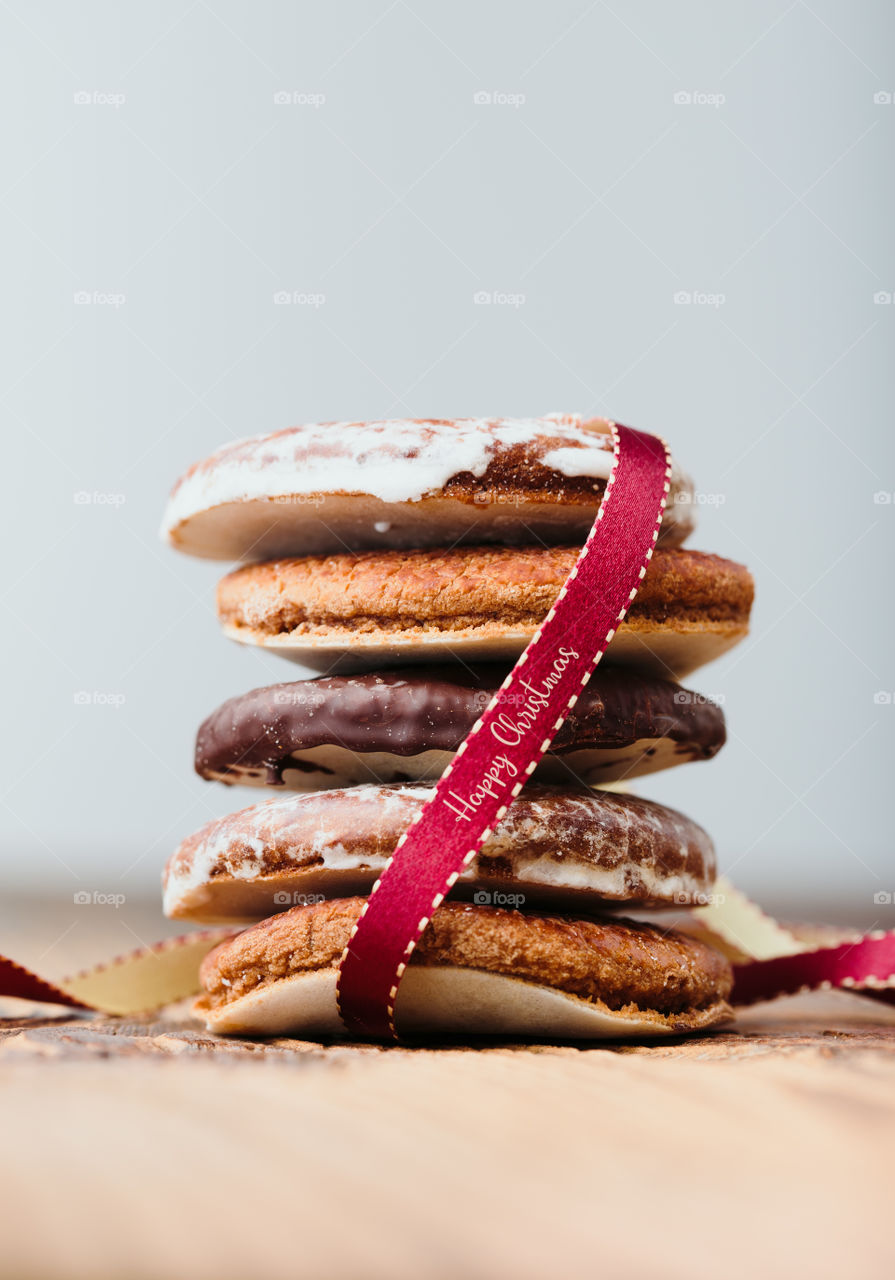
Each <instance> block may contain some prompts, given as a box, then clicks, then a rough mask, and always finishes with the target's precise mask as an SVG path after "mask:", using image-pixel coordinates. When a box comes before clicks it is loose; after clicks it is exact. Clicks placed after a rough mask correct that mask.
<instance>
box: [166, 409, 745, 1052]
mask: <svg viewBox="0 0 895 1280" xmlns="http://www.w3.org/2000/svg"><path fill="white" fill-rule="evenodd" d="M612 448H613V445H612V435H611V428H610V424H609V423H608V422H605V421H603V420H590V421H584V420H582V419H580V418H579V417H577V416H574V415H551V416H549V417H546V418H535V419H463V420H456V421H430V420H426V421H389V422H369V423H356V422H352V423H326V424H318V425H312V426H303V427H293V428H290V429H289V430H285V431H279V432H276V433H274V434H272V435H267V436H261V437H258V438H255V439H251V440H245V441H240V442H237V443H235V444H230V445H227V446H225V447H224V448H222V449H220V450H219V451H218V452H217V453H215V454H213V455H212V456H211V457H209V458H207V459H206V460H205V461H203V462H200V463H198V464H196V465H195V466H194V467H192V468H191V469H190V470H189V471H188V472H187V473H186V474H185V475H184V476H183V477H182V479H181V480H180V481H179V482H178V483H177V485H176V486H175V488H174V490H173V492H172V494H171V498H170V501H169V504H168V509H167V513H166V517H165V523H164V535H165V537H166V538H167V539H168V540H169V542H170V543H171V545H173V546H174V547H176V548H177V549H179V550H181V551H184V552H187V553H188V554H192V555H197V556H202V557H206V558H210V559H223V560H235V561H240V562H242V563H241V565H240V567H238V568H237V569H235V570H234V571H233V572H231V573H229V574H228V575H227V576H226V577H225V578H224V579H223V580H222V581H221V583H220V585H219V587H218V596H217V602H218V613H219V616H220V621H221V625H222V628H223V631H224V634H225V635H227V636H229V637H230V638H231V639H233V640H236V641H238V642H239V643H241V644H245V645H250V646H257V647H260V648H263V649H267V650H269V651H271V652H274V653H279V654H281V655H282V656H283V657H285V658H291V659H293V660H294V661H297V662H299V663H301V664H302V665H303V666H304V667H306V668H309V669H310V670H312V671H317V672H319V673H320V675H319V676H318V677H317V678H315V679H301V680H294V681H286V682H284V683H280V684H275V685H272V686H269V687H266V688H259V689H253V690H251V691H250V692H248V693H243V694H241V695H239V696H237V697H234V698H232V699H230V700H229V701H227V702H225V703H224V704H223V706H221V707H219V708H218V709H217V710H216V711H214V712H213V713H212V714H211V715H210V716H209V717H208V719H207V720H206V721H205V722H204V724H202V726H201V727H200V729H199V732H198V736H197V740H196V769H197V771H198V772H199V774H200V775H201V776H202V777H203V778H207V779H209V780H212V781H217V782H221V783H224V784H225V785H228V786H244V787H254V788H269V789H270V791H271V792H272V795H273V798H270V799H265V800H262V801H261V802H260V803H257V804H252V805H250V806H249V807H247V808H242V809H240V810H238V811H237V812H235V813H232V814H230V815H229V816H228V817H225V818H222V819H220V820H218V821H214V822H211V823H208V824H207V825H206V826H205V827H203V828H202V829H201V830H200V831H198V832H197V833H196V834H195V835H192V836H190V837H189V838H188V839H186V840H184V842H183V843H182V844H181V845H180V847H179V848H178V849H177V850H176V851H175V853H174V854H173V856H172V857H171V859H170V861H169V862H168V865H167V868H166V870H165V875H164V901H165V910H166V912H167V914H168V915H170V916H172V917H175V918H177V919H186V920H193V921H199V922H203V923H228V924H230V923H232V924H233V925H234V926H236V925H239V926H242V925H248V926H249V927H248V928H246V929H245V930H244V931H242V932H239V933H237V934H236V935H235V936H234V937H233V938H231V939H230V940H228V941H227V942H225V943H223V944H222V945H221V946H219V947H217V948H216V949H215V950H214V951H213V952H211V953H210V954H209V956H208V957H207V958H206V960H205V962H204V964H203V967H202V985H203V989H204V994H203V996H202V997H201V999H200V1002H199V1007H200V1009H201V1011H202V1013H203V1015H204V1017H205V1019H206V1021H207V1025H208V1027H209V1028H210V1029H211V1030H213V1031H218V1032H222V1033H231V1034H254V1035H270V1034H294V1035H305V1036H330V1035H333V1034H338V1033H339V1031H340V1028H341V1023H340V1020H339V1016H338V1010H337V1005H336V975H337V970H338V965H339V961H340V958H341V955H342V952H343V950H344V947H345V945H346V942H347V941H348V938H349V935H350V934H351V931H352V928H353V926H354V924H355V922H356V920H357V918H358V916H359V914H360V912H361V909H362V907H363V902H364V898H365V896H366V895H368V894H369V892H370V890H371V888H372V886H373V884H374V882H375V880H376V879H377V877H378V876H379V875H380V874H381V872H382V870H383V868H384V867H385V865H386V863H387V862H388V859H389V857H390V856H391V854H392V852H393V850H394V848H395V845H396V844H397V842H398V839H399V837H400V836H401V834H402V833H403V832H404V831H405V830H406V828H407V827H408V826H409V825H410V823H411V822H412V821H413V819H414V818H415V817H416V815H417V814H418V813H419V811H420V808H421V807H422V805H423V804H424V803H425V801H426V799H427V798H428V796H429V795H430V794H431V791H432V788H433V786H434V784H435V782H436V781H437V780H438V778H439V777H440V776H441V774H442V772H443V771H444V768H445V766H446V765H447V763H448V762H449V761H450V760H451V758H452V756H453V754H454V753H455V752H456V750H457V748H458V747H459V746H460V744H461V743H462V742H463V740H464V738H465V737H466V736H467V734H468V733H469V731H470V730H471V729H472V727H473V725H474V723H475V722H476V720H477V719H478V717H479V716H480V715H481V713H482V712H483V711H484V709H485V708H486V707H487V706H488V704H489V702H490V700H491V696H492V694H493V693H494V692H495V691H496V690H497V689H498V688H499V686H500V685H501V683H502V681H503V679H504V677H505V675H506V674H507V672H508V671H509V669H510V668H511V667H512V665H513V663H514V662H515V660H516V659H517V658H518V656H519V655H520V654H521V653H522V651H523V650H524V648H525V647H526V645H527V644H528V642H529V641H530V639H531V637H532V636H533V634H534V632H535V629H536V628H537V626H538V625H539V623H540V622H541V621H542V619H543V618H544V616H545V614H546V613H547V611H548V609H549V608H550V607H551V605H552V604H553V603H554V601H555V600H556V597H557V595H558V594H559V591H560V588H561V587H562V585H563V583H564V581H565V579H566V577H567V576H568V573H569V571H570V569H571V568H572V566H573V564H574V562H575V560H576V557H577V554H578V550H579V548H580V546H581V543H582V542H583V541H584V539H585V537H586V535H587V532H588V530H589V529H590V527H591V525H592V523H593V520H594V517H595V515H596V512H597V509H598V507H599V504H600V501H601V499H602V495H603V493H604V491H605V487H606V481H607V479H608V476H609V473H610V469H611V466H612V458H613V452H612ZM694 511H695V502H694V495H693V490H692V486H691V483H690V481H689V479H688V478H687V476H686V475H684V474H683V473H682V472H681V471H679V470H678V469H677V468H676V467H675V469H674V471H673V474H672V479H671V492H670V494H669V501H668V506H667V509H666V513H665V517H664V520H663V524H662V529H661V533H660V537H659V542H658V547H657V550H656V552H655V554H654V556H653V558H652V560H651V562H650V565H649V568H648V570H647V573H646V577H645V579H644V580H643V583H642V585H641V588H640V591H639V594H638V595H637V597H636V599H635V601H634V603H633V605H632V607H631V609H630V612H629V613H628V615H627V618H626V620H625V622H624V623H623V624H622V625H621V626H620V627H619V628H618V630H617V632H616V633H615V636H614V638H613V640H612V642H611V644H610V645H609V648H608V650H607V653H606V657H605V658H604V660H603V662H602V663H601V664H600V666H599V667H598V668H597V670H596V671H595V673H594V675H593V677H592V679H591V681H590V683H589V684H588V686H587V687H586V689H585V690H584V691H583V694H582V696H581V697H580V698H579V700H578V702H577V704H576V706H575V708H574V710H573V712H572V713H571V714H570V716H569V718H568V719H567V720H566V722H565V724H564V725H563V727H562V729H561V730H560V732H559V733H558V734H557V736H556V738H555V739H554V741H553V744H552V747H551V749H550V751H549V752H548V753H547V754H546V755H545V756H544V757H543V759H542V761H541V763H540V764H539V766H538V768H537V771H536V772H535V774H534V776H533V779H532V781H531V783H529V785H527V786H526V788H525V789H524V790H523V792H522V793H521V795H520V796H519V797H518V798H517V799H516V800H515V802H514V803H513V804H512V805H511V807H510V809H509V811H508V812H507V814H506V816H505V817H504V819H503V821H502V822H501V823H500V824H499V826H498V827H497V829H496V830H495V831H494V833H493V835H491V836H490V837H489V838H488V840H487V841H486V843H485V844H484V845H483V846H482V848H481V850H480V852H479V853H478V855H477V857H476V858H475V859H474V861H473V862H472V863H471V864H470V866H469V867H468V868H467V869H466V871H465V872H464V873H463V875H462V876H461V877H460V880H459V881H458V883H457V885H456V886H455V888H454V890H453V891H452V892H451V894H450V896H449V899H448V900H447V901H446V902H445V903H444V904H443V905H442V906H441V907H439V908H438V910H437V911H435V913H434V915H433V918H432V920H431V922H430V924H429V926H428V928H427V930H426V932H425V934H424V935H423V938H422V940H421V942H420V944H419V945H418V947H417V949H416V951H415V952H414V954H413V956H412V959H411V963H410V965H409V967H408V970H407V973H406V975H405V978H404V981H403V982H402V984H401V987H400V990H399V993H398V1000H397V1006H396V1021H397V1026H398V1030H399V1031H403V1032H405V1033H430V1034H439V1033H452V1034H454V1033H459V1034H474V1033H484V1034H512V1035H530V1036H535V1037H538V1038H543V1039H548V1038H565V1037H599V1036H612V1037H618V1036H631V1035H635V1036H641V1035H650V1034H662V1033H669V1032H672V1033H673V1032H681V1031H688V1030H694V1029H698V1028H703V1027H707V1026H710V1025H712V1024H714V1023H716V1022H718V1021H719V1020H721V1019H723V1018H724V1017H726V1016H728V1015H729V1012H730V1009H729V1006H728V1004H727V997H728V995H729V993H730V985H731V973H730V969H729V966H728V964H727V962H726V960H725V959H724V958H723V957H722V956H720V955H719V954H717V953H716V952H715V951H713V950H712V949H710V948H709V947H708V946H707V945H705V944H704V943H703V942H701V941H697V940H696V939H695V938H694V937H691V936H688V935H687V934H685V933H679V932H674V931H670V930H669V929H668V928H665V927H663V925H662V919H663V917H662V916H661V915H658V916H657V917H656V919H655V923H646V922H644V920H643V919H642V917H643V916H644V915H647V914H648V913H653V912H662V911H663V910H666V911H667V910H668V909H669V908H673V909H675V910H677V911H680V910H681V908H686V907H688V906H698V905H700V904H701V903H704V902H705V901H706V898H707V895H708V894H709V893H710V892H711V889H712V885H713V882H714V878H715V858H714V850H713V847H712V842H711V839H710V838H709V836H708V835H707V834H706V832H705V831H703V830H702V828H701V827H699V826H697V824H696V823H694V822H692V821H691V820H690V819H689V818H686V817H684V816H683V815H682V814H680V813H678V812H676V811H675V810H673V809H669V808H666V807H664V806H662V805H659V804H656V803H654V802H652V801H650V800H646V799H641V798H639V797H635V796H634V795H631V794H628V793H627V789H626V788H625V789H621V788H620V784H621V783H627V781H628V780H629V779H632V778H636V777H638V776H639V775H644V774H648V773H651V772H653V771H655V770H658V769H666V768H669V767H671V766H673V765H676V764H681V763H684V762H686V761H690V760H708V759H710V758H711V757H712V756H714V755H715V753H716V752H717V751H718V750H719V749H720V748H721V746H722V745H723V743H724V737H725V729H724V718H723V714H722V712H721V710H720V708H719V707H718V706H716V705H715V704H714V703H712V702H710V701H708V700H707V699H705V698H703V697H701V696H700V695H698V694H696V693H693V692H691V691H689V690H687V689H684V688H681V686H680V685H679V684H678V681H679V680H680V679H683V678H685V677H686V676H687V675H688V674H689V673H690V672H691V671H693V670H694V669H695V668H696V667H698V666H700V665H702V664H703V663H706V662H709V661H711V660H712V659H714V658H715V657H717V656H719V655H720V654H722V653H724V652H725V651H726V650H727V649H729V648H730V647H731V646H732V645H734V644H736V643H737V642H738V641H739V640H740V639H741V638H742V636H744V635H745V633H746V629H747V626H748V619H749V610H750V607H751V602H752V580H751V577H750V575H749V572H748V571H747V570H746V569H745V568H744V567H743V566H741V565H738V564H734V563H732V562H731V561H728V560H724V559H721V558H720V557H718V556H714V555H708V554H705V553H703V552H698V551H690V550H684V549H682V543H683V542H684V540H685V539H686V537H687V536H688V535H689V534H690V532H691V531H692V527H693V513H694ZM595 647H596V645H595ZM507 732H508V734H509V733H511V732H512V724H511V722H508V727H507ZM625 913H628V914H630V913H634V914H635V915H636V916H637V917H638V919H636V920H632V919H629V918H626V914H625Z"/></svg>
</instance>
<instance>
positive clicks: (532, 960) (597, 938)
mask: <svg viewBox="0 0 895 1280" xmlns="http://www.w3.org/2000/svg"><path fill="white" fill-rule="evenodd" d="M363 904H364V899H363V898H345V899H340V900H338V901H335V902H326V903H321V904H318V905H315V906H307V907H294V908H293V909H292V910H291V911H285V912H283V913H282V914H280V915H276V916H272V917H271V918H270V919H269V920H264V921H262V922H261V923H260V924H257V925H255V926H254V927H253V928H251V929H248V930H246V932H245V933H241V934H239V935H238V936H237V937H236V938H233V939H231V940H229V941H227V942H224V943H222V944H221V945H220V946H218V947H216V948H215V949H214V950H213V951H211V952H210V953H209V954H208V956H206V958H205V959H204V960H203V962H202V967H201V972H200V978H201V982H202V987H203V990H204V992H205V995H204V997H203V999H202V1001H201V1004H200V1007H201V1008H205V1009H216V1008H219V1007H221V1006H223V1005H227V1004H229V1003H231V1002H233V1001H235V1000H238V999H240V998H241V997H243V996H245V995H246V994H248V993H250V992H253V991H255V990H257V989H258V988H259V987H264V986H269V985H270V984H273V983H275V982H277V981H279V980H281V979H285V978H290V977H294V976H295V975H298V974H303V973H308V972H311V971H314V970H319V969H334V968H335V967H337V965H338V963H339V960H340V958H341V955H342V952H343V951H344V949H345V946H346V944H347V942H348V939H349V937H350V935H351V931H352V929H353V927H354V925H355V923H356V921H357V919H358V917H359V915H360V913H361V909H362V907H363ZM410 964H411V965H427V966H452V967H456V968H461V969H477V970H484V971H486V972H488V973H493V974H499V975H502V976H505V977H510V978H518V979H521V980H523V981H525V982H531V983H536V984H537V985H539V986H543V987H549V988H552V989H554V990H556V991H561V992H565V993H566V994H568V995H572V996H576V997H578V998H579V999H582V1000H586V1001H592V1002H599V1003H600V1004H601V1005H603V1006H605V1007H606V1008H608V1009H612V1010H622V1009H629V1008H630V1007H631V1006H634V1007H635V1008H636V1009H637V1010H644V1011H649V1012H653V1013H658V1014H661V1015H665V1016H676V1015H686V1014H692V1013H696V1012H698V1011H700V1010H706V1009H712V1008H719V1009H720V1008H722V1007H723V1010H724V1012H729V1009H727V1007H726V1001H727V997H728V996H729V995H730V991H731V987H732V983H733V975H732V972H731V968H730V965H729V963H728V962H727V960H726V959H725V958H724V957H723V956H721V955H720V954H719V953H718V952H716V951H714V950H713V949H712V948H710V947H708V946H707V945H706V944H705V943H702V942H699V941H697V940H696V939H694V938H689V937H687V936H686V935H684V934H680V933H673V932H663V931H661V930H659V929H656V928H653V927H652V926H650V925H644V924H635V923H634V922H633V921H628V920H624V921H622V920H613V921H599V922H598V921H594V920H567V919H561V918H559V917H555V916H538V915H528V914H523V913H521V912H518V911H504V910H500V909H497V908H494V907H483V906H475V905H472V904H466V903H444V904H443V905H442V906H440V907H439V908H438V909H437V911H435V913H434V915H433V917H432V920H431V922H430V924H429V926H428V928H427V929H426V931H425V933H424V934H423V936H422V938H421V939H420V942H419V943H418V944H417V947H416V950H415V951H414V953H413V956H412V957H411V961H410Z"/></svg>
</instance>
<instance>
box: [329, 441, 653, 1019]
mask: <svg viewBox="0 0 895 1280" xmlns="http://www.w3.org/2000/svg"><path fill="white" fill-rule="evenodd" d="M613 432H614V435H615V461H614V464H613V468H612V472H611V473H610V476H609V480H608V482H607V484H606V491H605V493H604V495H603V501H602V502H601V504H600V509H599V511H598V512H597V518H596V520H595V522H594V525H593V528H592V529H591V531H590V534H589V535H588V539H587V541H586V543H585V544H584V546H583V547H582V549H581V554H580V555H579V557H578V560H577V562H576V564H575V566H574V568H573V569H572V572H571V573H570V574H569V577H568V579H567V580H566V583H565V585H564V586H563V588H562V590H561V591H560V593H559V597H558V599H557V601H556V604H555V605H554V606H553V608H551V609H550V611H549V613H548V614H547V616H546V618H545V619H544V621H543V623H542V624H541V626H540V627H539V628H538V630H537V632H536V633H535V635H534V637H533V638H532V640H531V642H530V644H529V645H528V648H527V649H526V650H525V652H524V653H523V654H522V656H521V658H520V659H519V661H518V662H517V663H516V666H515V667H514V668H513V670H512V672H511V673H510V675H509V676H508V677H507V679H506V680H505V681H504V684H503V686H502V688H501V689H500V690H499V691H498V693H497V694H496V695H495V697H494V698H493V700H492V701H491V704H490V705H489V707H488V709H487V710H486V711H485V713H484V715H483V716H482V718H481V719H480V720H479V721H478V723H477V724H476V725H474V726H473V729H472V731H471V732H470V734H469V736H468V738H467V739H466V741H465V742H464V743H462V744H461V746H460V748H459V750H458V752H457V754H456V756H455V757H454V759H453V760H452V762H451V763H450V764H449V765H448V767H447V769H446V770H445V772H444V774H443V776H442V777H441V779H440V780H439V782H438V785H437V786H436V788H435V793H434V795H433V796H432V798H431V799H430V800H429V801H428V802H427V803H426V804H425V805H424V807H423V809H422V810H421V812H420V814H419V816H418V818H417V819H416V821H415V822H414V823H413V825H412V826H411V827H410V828H409V829H408V830H407V831H406V832H405V833H404V835H403V836H402V837H401V839H400V841H399V842H398V846H397V848H396V849H395V852H394V854H393V855H392V858H391V861H390V862H389V864H388V866H387V867H386V869H385V871H384V872H383V874H382V876H381V877H380V879H379V880H378V881H377V882H376V884H375V885H374V887H373V890H372V892H371V894H370V897H369V898H368V900H367V903H366V905H365V907H364V911H363V913H362V915H361V917H360V919H359V920H358V922H357V925H356V926H355V929H354V932H353V934H352V936H351V939H350V940H349V943H348V946H347V947H346V949H345V953H344V955H343V956H342V961H341V965H340V969H339V982H338V999H339V1012H340V1013H341V1016H342V1020H343V1022H344V1023H345V1026H346V1027H347V1028H348V1030H349V1031H351V1032H353V1033H354V1034H356V1035H361V1036H370V1037H373V1038H375V1039H393V1038H395V1035H396V1032H395V1026H394V1006H395V997H396V995H397V991H398V985H399V983H400V981H401V978H402V975H403V973H404V970H405V969H406V967H407V962H408V960H409V959H410V955H411V953H412V951H413V949H414V947H415V946H416V943H417V942H418V941H419V939H420V937H421V936H422V934H423V931H424V930H425V928H426V926H427V925H428V923H429V920H430V918H431V916H432V912H433V911H434V910H435V909H436V908H437V907H438V906H439V905H440V903H441V902H442V900H443V899H444V897H445V895H446V894H447V893H448V891H449V890H450V889H451V888H452V886H453V885H454V883H455V882H456V880H457V878H458V876H459V875H460V873H461V871H462V870H463V868H464V867H465V866H466V865H467V864H468V863H469V862H470V861H471V860H472V859H473V858H474V857H475V855H476V853H477V852H478V850H479V848H480V847H481V846H482V845H483V844H484V842H485V841H486V840H487V838H488V836H489V835H490V834H491V832H492V830H493V829H494V827H495V826H496V824H497V823H498V822H499V821H500V819H501V818H502V817H503V815H504V814H505V813H506V811H507V808H508V807H509V805H510V804H511V803H512V801H513V800H514V799H515V797H516V796H517V795H518V794H519V792H520V791H521V790H522V787H523V786H524V784H525V783H526V781H527V780H528V778H529V777H530V776H531V774H532V772H533V770H534V768H535V766H536V765H537V763H538V761H539V759H540V758H541V756H542V755H543V754H544V752H545V751H546V750H547V748H548V747H549V746H550V743H551V741H552V739H553V736H554V734H555V733H556V732H557V731H558V730H559V728H560V726H561V725H562V723H563V720H564V719H565V717H566V715H568V713H569V711H570V710H571V708H572V707H573V706H574V705H575V702H576V701H577V699H578V695H579V694H580V692H581V690H582V688H583V687H584V685H586V684H587V682H588V680H589V679H590V676H591V673H592V672H593V669H594V667H595V666H596V664H597V662H599V660H600V658H601V657H602V655H603V653H604V651H605V649H606V646H607V645H608V644H609V642H610V640H611V639H612V637H613V636H614V635H615V632H616V629H617V627H618V626H619V624H620V623H621V622H622V620H623V619H624V616H625V613H626V612H627V610H628V608H629V606H630V604H631V601H632V600H633V599H634V597H635V595H636V594H637V589H638V587H639V586H640V583H641V581H642V579H643V576H644V574H645V572H646V566H647V564H648V563H649V560H650V557H651V555H652V553H653V548H654V546H655V544H656V539H657V537H658V535H659V527H660V525H661V522H662V514H663V512H664V510H665V501H666V497H667V494H668V479H669V476H670V473H671V459H670V456H669V454H668V449H667V447H666V445H665V443H664V441H661V440H658V439H657V438H656V437H655V436H651V435H647V434H646V433H644V432H641V431H634V430H632V429H631V428H630V427H621V426H619V427H614V428H613Z"/></svg>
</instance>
